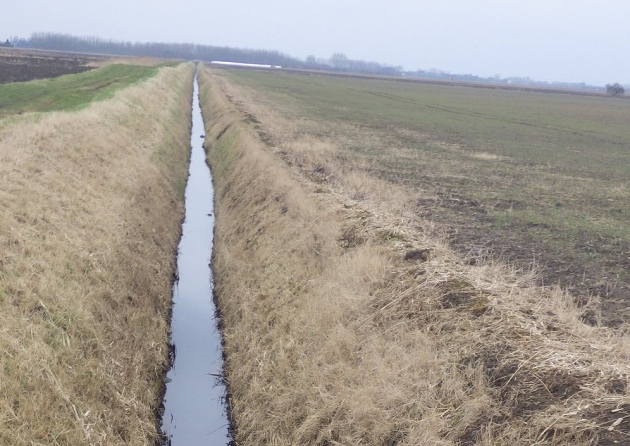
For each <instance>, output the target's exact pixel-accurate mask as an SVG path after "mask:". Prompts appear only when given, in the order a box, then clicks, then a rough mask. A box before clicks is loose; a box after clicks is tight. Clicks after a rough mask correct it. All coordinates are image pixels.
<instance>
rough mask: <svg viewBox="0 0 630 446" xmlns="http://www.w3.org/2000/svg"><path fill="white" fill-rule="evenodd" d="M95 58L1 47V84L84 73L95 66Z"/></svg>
mask: <svg viewBox="0 0 630 446" xmlns="http://www.w3.org/2000/svg"><path fill="white" fill-rule="evenodd" d="M95 59H96V57H88V56H83V55H78V54H77V55H72V54H67V53H53V52H40V51H37V52H34V51H24V50H19V49H11V48H1V49H0V84H6V83H9V82H25V81H31V80H34V79H47V78H52V77H59V76H63V75H64V74H74V73H83V72H84V71H89V70H92V69H94V68H95V67H93V66H90V63H92V62H93V61H94V60H95Z"/></svg>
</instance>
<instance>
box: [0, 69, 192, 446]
mask: <svg viewBox="0 0 630 446" xmlns="http://www.w3.org/2000/svg"><path fill="white" fill-rule="evenodd" d="M193 70H194V66H193V64H181V65H178V66H176V67H173V68H170V67H168V68H161V69H160V70H159V71H158V72H157V73H156V74H155V75H154V76H152V77H150V78H148V79H145V80H143V81H142V82H138V83H137V84H134V85H133V86H130V87H128V88H124V89H121V90H120V91H117V92H115V93H114V94H113V96H112V98H110V99H107V100H103V101H100V102H96V103H91V104H89V105H86V106H85V107H84V108H82V109H80V110H78V111H71V112H54V113H36V114H30V113H28V114H27V113H25V114H23V115H19V116H11V117H9V118H7V119H2V120H0V191H1V192H0V209H2V211H0V252H1V255H0V327H2V329H1V330H0V351H1V352H2V354H0V420H2V422H0V444H50V445H52V444H76V445H79V444H90V445H146V444H153V443H154V442H155V441H156V440H157V438H158V434H159V425H158V424H157V418H156V417H157V415H158V412H159V407H160V404H161V397H162V378H163V371H164V367H165V365H166V363H167V359H168V315H169V311H170V307H171V280H172V277H173V274H174V272H175V262H174V259H175V256H174V252H175V249H176V247H177V241H178V239H179V234H180V228H181V219H182V215H183V206H182V205H183V203H182V202H183V192H184V188H183V185H184V184H185V181H186V173H187V165H188V152H189V143H188V141H187V140H188V138H189V135H190V107H191V104H190V98H191V97H192V79H193ZM80 76H83V75H77V79H81V78H80Z"/></svg>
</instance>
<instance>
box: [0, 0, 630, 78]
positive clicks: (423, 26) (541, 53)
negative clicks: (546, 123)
mask: <svg viewBox="0 0 630 446" xmlns="http://www.w3.org/2000/svg"><path fill="white" fill-rule="evenodd" d="M629 20H630V1H629V0H598V1H596V0H434V1H428V0H389V1H385V0H302V1H299V0H266V1H261V0H222V1H213V0H177V1H175V0H170V1H160V0H151V1H150V0H107V1H105V0H63V1H61V0H58V1H51V0H5V1H3V5H2V7H1V8H0V38H2V39H5V38H8V37H10V36H19V37H29V36H30V35H31V33H33V32H61V33H68V34H73V35H78V36H97V37H102V38H108V39H109V38H112V39H115V40H125V41H133V42H136V41H139V42H190V43H199V44H208V45H226V46H236V47H246V48H257V49H259V48H260V49H274V50H279V51H282V52H285V53H288V54H290V55H293V56H297V57H300V58H305V57H306V56H308V55H310V54H313V55H315V56H317V57H329V56H330V55H332V53H334V52H342V53H344V54H346V55H347V56H348V57H350V58H353V59H363V60H374V61H377V62H383V63H388V64H392V65H402V66H403V67H404V68H405V69H410V70H415V69H431V68H437V69H442V70H445V71H449V72H452V73H460V74H464V73H472V74H476V75H481V76H493V75H495V74H498V75H500V76H501V77H508V76H529V77H531V78H532V79H536V80H548V81H570V82H586V83H589V84H595V85H604V84H606V83H612V82H620V83H624V84H630V55H629V51H628V45H629V44H628V41H629V38H630V26H629V24H630V21H629Z"/></svg>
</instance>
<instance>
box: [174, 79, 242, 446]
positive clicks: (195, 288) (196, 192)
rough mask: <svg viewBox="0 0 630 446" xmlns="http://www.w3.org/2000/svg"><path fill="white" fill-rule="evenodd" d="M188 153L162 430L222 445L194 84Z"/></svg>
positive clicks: (189, 442) (208, 196)
mask: <svg viewBox="0 0 630 446" xmlns="http://www.w3.org/2000/svg"><path fill="white" fill-rule="evenodd" d="M192 118H193V126H192V136H191V145H192V154H191V160H190V176H189V178H188V183H187V185H186V219H185V221H184V225H183V228H182V239H181V241H180V243H179V255H178V258H177V269H178V272H179V281H178V282H177V283H175V285H174V286H173V302H174V305H173V320H172V327H171V328H172V335H171V337H172V343H173V344H174V345H175V362H174V365H173V368H172V369H171V370H170V371H169V373H168V375H167V384H166V395H165V397H164V409H165V410H164V418H163V422H162V429H163V431H164V432H165V433H166V435H167V436H168V437H169V439H170V444H171V445H172V446H196V445H226V444H228V443H229V441H230V439H229V437H228V435H229V434H228V420H227V415H226V406H225V404H224V402H225V401H224V398H225V394H226V390H225V387H224V385H223V383H222V381H221V373H222V369H223V359H222V355H221V338H220V334H219V332H218V328H217V321H216V320H215V306H214V302H213V301H212V280H213V279H212V271H211V270H210V258H211V255H212V240H213V229H214V206H213V199H214V189H213V187H212V177H211V174H210V170H209V169H208V166H207V165H206V160H205V154H204V150H203V147H202V144H203V139H202V138H201V136H202V135H203V133H204V126H203V120H202V117H201V110H200V108H199V99H198V85H197V82H196V81H195V91H194V97H193V109H192Z"/></svg>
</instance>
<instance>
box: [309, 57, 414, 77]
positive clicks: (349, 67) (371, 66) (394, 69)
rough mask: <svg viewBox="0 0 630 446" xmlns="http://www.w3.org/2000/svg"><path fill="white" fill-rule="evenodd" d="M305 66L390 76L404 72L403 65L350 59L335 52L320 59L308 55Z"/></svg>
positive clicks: (315, 68)
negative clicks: (328, 57)
mask: <svg viewBox="0 0 630 446" xmlns="http://www.w3.org/2000/svg"><path fill="white" fill-rule="evenodd" d="M305 66H306V68H308V69H313V70H332V71H347V72H352V73H370V74H383V75H390V76H399V75H400V74H401V73H402V67H401V66H392V65H384V64H380V63H378V62H366V61H364V60H357V59H350V58H349V57H348V56H346V55H345V54H343V53H334V54H333V55H332V56H331V57H330V59H322V58H319V59H318V58H316V57H315V56H308V57H307V58H306V62H305Z"/></svg>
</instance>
